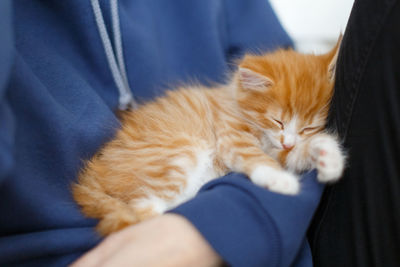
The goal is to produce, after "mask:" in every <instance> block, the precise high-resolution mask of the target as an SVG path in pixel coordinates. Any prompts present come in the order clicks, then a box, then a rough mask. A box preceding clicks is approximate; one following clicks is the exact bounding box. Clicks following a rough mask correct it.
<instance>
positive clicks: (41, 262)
mask: <svg viewBox="0 0 400 267" xmlns="http://www.w3.org/2000/svg"><path fill="white" fill-rule="evenodd" d="M92 2H96V1H92ZM109 2H110V1H106V0H104V1H100V11H102V18H104V23H101V22H99V21H97V23H96V19H95V15H94V12H93V9H92V6H91V2H90V1H83V0H68V1H60V0H42V1H36V0H25V1H24V0H14V1H12V3H11V1H10V0H1V1H0V34H1V39H0V211H1V214H2V215H1V216H0V266H13V265H18V266H66V265H68V264H69V263H71V262H72V261H74V260H75V259H76V258H77V257H79V256H80V255H82V254H83V253H84V252H85V251H87V250H89V249H90V248H92V247H93V246H94V245H96V244H97V243H98V242H100V241H101V238H100V237H99V236H98V235H97V234H96V232H95V231H94V229H93V226H94V225H95V224H96V221H95V220H93V219H88V218H85V217H84V216H83V215H82V214H81V213H80V211H79V208H78V207H77V205H76V204H75V203H74V201H73V199H72V198H71V192H70V185H71V183H72V182H73V181H74V180H75V179H76V175H77V172H78V171H79V169H80V168H81V166H82V162H83V161H84V160H86V159H88V158H90V157H91V156H92V155H93V154H94V153H95V152H96V150H97V149H98V148H99V147H100V146H101V145H102V144H104V143H105V142H106V141H108V140H110V139H111V138H112V137H113V135H114V133H115V131H116V129H118V127H119V126H120V125H119V122H118V119H117V117H116V115H115V114H116V111H117V110H118V106H119V105H120V104H121V96H123V94H124V92H125V93H126V92H127V91H126V89H127V88H130V89H131V91H129V92H132V93H133V96H134V97H135V99H136V101H137V102H143V101H146V100H149V99H151V98H153V97H154V96H156V95H159V94H160V93H162V91H163V90H164V89H166V88H168V87H169V86H171V85H173V84H176V83H178V82H179V83H182V82H190V81H193V80H196V81H199V82H201V83H204V84H210V83H215V82H223V81H224V80H225V78H226V73H229V71H230V70H231V69H232V61H233V60H234V59H235V58H237V57H238V56H240V55H241V54H242V53H243V52H245V51H267V50H272V49H274V48H276V47H278V46H286V47H287V46H290V45H291V44H292V43H291V41H290V39H289V37H288V36H287V34H286V33H285V32H284V30H283V29H282V27H281V26H280V24H279V22H278V20H277V18H276V17H275V15H274V13H273V11H272V9H271V7H270V5H269V4H268V2H267V1H266V0H251V1H249V0H229V1H223V0H198V1H196V0H193V1H187V0H169V1H165V0H121V1H120V2H119V8H118V10H117V11H118V13H117V15H118V16H117V17H115V14H114V16H112V15H110V8H111V7H110V3H109ZM100 15H101V14H100ZM98 18H99V17H98ZM115 18H118V19H119V22H120V23H119V25H120V27H117V28H113V26H112V25H113V21H114V20H113V19H115ZM116 25H117V24H116ZM99 26H104V29H105V33H108V37H109V38H108V40H109V44H110V45H111V46H109V48H110V47H111V50H110V49H108V50H107V49H105V46H104V45H103V42H105V41H107V38H104V36H103V38H102V37H101V36H100V34H99V30H98V27H99ZM116 29H117V30H118V31H120V33H121V40H122V44H121V45H120V46H119V45H118V38H116V39H114V36H116V32H118V31H117V30H116ZM103 34H104V31H103ZM118 48H119V50H118ZM107 51H108V52H109V51H112V53H111V54H110V53H109V57H107V56H106V52H107ZM119 52H122V53H120V54H121V55H122V56H123V59H124V60H123V61H122V62H121V61H120V60H118V56H117V54H118V53H119ZM112 60H114V63H115V62H116V64H114V68H113V67H112ZM115 66H116V67H115ZM123 68H125V69H126V71H125V72H124V70H123ZM112 70H113V71H114V72H115V73H112ZM118 77H119V78H118ZM118 81H119V83H120V84H119V86H118ZM121 88H122V89H121ZM124 90H125V91H124ZM128 96H130V94H128ZM321 191H322V189H321V186H320V185H319V184H318V183H316V181H315V173H314V172H312V173H309V174H308V175H306V177H305V178H304V181H303V184H302V192H301V194H300V195H299V196H296V197H289V196H283V195H279V194H275V193H271V192H268V191H267V190H265V189H262V188H259V187H257V186H255V185H253V184H252V183H250V182H249V181H248V179H246V177H244V176H243V175H241V174H236V173H232V174H229V175H227V176H226V177H223V178H221V179H218V180H215V181H213V182H211V183H209V184H207V185H205V186H204V187H203V188H202V189H201V191H200V192H199V194H198V195H197V197H196V198H194V199H192V200H191V201H189V202H187V203H185V204H183V205H181V206H180V207H177V208H176V209H174V210H173V211H172V212H175V213H178V214H181V215H183V216H185V217H186V218H188V219H189V220H190V221H191V222H192V223H193V225H194V226H196V227H197V229H198V230H199V231H200V232H201V233H202V234H203V236H204V237H205V238H206V239H207V240H208V242H209V243H210V245H211V246H212V247H213V248H214V249H215V250H216V251H217V252H218V253H219V254H220V255H221V256H222V257H223V258H224V260H225V261H226V262H227V263H229V264H230V265H232V266H289V265H291V264H292V265H296V266H310V265H311V257H310V252H309V249H308V246H307V243H306V242H305V241H304V238H305V232H306V229H307V227H308V224H309V222H310V220H311V217H312V214H313V212H314V210H315V208H316V206H317V204H318V201H319V197H320V194H321Z"/></svg>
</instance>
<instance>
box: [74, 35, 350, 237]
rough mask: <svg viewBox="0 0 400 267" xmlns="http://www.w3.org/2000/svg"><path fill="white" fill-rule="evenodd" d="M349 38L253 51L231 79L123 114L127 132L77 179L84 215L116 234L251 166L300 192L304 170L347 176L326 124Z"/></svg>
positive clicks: (282, 188) (273, 183)
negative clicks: (306, 49) (323, 45)
mask: <svg viewBox="0 0 400 267" xmlns="http://www.w3.org/2000/svg"><path fill="white" fill-rule="evenodd" d="M339 44H340V42H338V44H337V45H336V46H335V48H334V49H333V50H332V51H331V52H329V53H327V54H325V55H319V56H317V55H303V54H299V53H297V52H295V51H292V50H278V51H276V52H274V53H269V54H265V55H262V56H255V55H247V56H245V57H244V59H243V60H242V61H241V63H240V64H239V68H238V70H237V71H236V72H235V73H234V75H233V78H232V80H231V82H230V83H229V84H226V85H223V86H221V87H217V88H204V87H187V88H178V89H176V90H174V91H169V92H167V94H166V95H165V96H163V97H160V98H158V99H156V100H155V101H153V102H150V103H148V104H145V105H143V106H141V107H139V108H138V109H137V110H133V111H128V112H125V113H124V114H123V115H122V129H120V130H119V132H118V133H117V136H116V137H115V138H114V140H112V141H111V142H109V143H108V144H106V145H105V146H104V147H103V148H102V149H101V150H100V151H99V152H98V153H97V155H95V156H94V157H93V158H92V159H91V160H90V161H89V162H87V164H86V166H85V168H84V169H83V170H82V171H81V173H80V175H79V182H78V183H77V184H74V185H73V195H74V198H75V200H76V201H77V202H78V203H79V204H80V205H81V207H82V209H83V213H84V214H86V215H87V216H89V217H94V218H98V219H100V223H99V224H98V227H97V229H98V230H99V231H100V232H101V233H102V234H109V233H111V232H114V231H117V230H119V229H121V228H123V227H125V226H128V225H131V224H135V223H138V222H140V221H142V220H145V219H148V218H151V217H153V216H156V215H158V214H161V213H163V212H165V211H166V210H168V209H171V208H172V207H175V206H177V205H178V204H180V203H182V202H184V201H186V200H188V199H190V198H192V197H193V196H194V195H195V194H196V192H197V191H198V190H199V188H200V187H201V186H202V185H204V184H205V183H207V182H208V181H210V180H212V179H215V178H217V177H219V176H222V175H224V174H227V173H228V172H231V171H235V172H242V173H245V174H246V175H247V176H248V177H249V179H250V180H251V181H253V182H254V183H255V184H257V185H260V186H262V187H265V188H268V189H269V190H271V191H274V192H278V193H282V194H289V195H294V194H296V193H298V192H299V190H300V186H299V180H298V178H297V177H296V175H295V174H294V173H299V172H301V171H304V170H308V169H312V168H317V170H318V179H319V181H321V182H332V181H335V180H337V179H339V178H340V176H341V174H342V171H343V167H344V156H343V153H342V151H341V148H340V145H339V144H338V141H337V140H336V138H335V137H334V136H332V135H330V134H328V133H327V132H326V131H325V130H324V126H325V122H326V117H327V114H328V109H329V102H330V100H331V96H332V93H333V92H332V91H333V83H334V81H333V79H334V71H335V63H336V58H337V52H338V50H339V49H338V48H339Z"/></svg>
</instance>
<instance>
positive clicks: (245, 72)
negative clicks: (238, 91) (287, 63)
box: [238, 67, 273, 91]
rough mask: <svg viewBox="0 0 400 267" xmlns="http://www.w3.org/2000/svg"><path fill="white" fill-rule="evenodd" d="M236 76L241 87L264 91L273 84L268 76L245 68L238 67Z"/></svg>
mask: <svg viewBox="0 0 400 267" xmlns="http://www.w3.org/2000/svg"><path fill="white" fill-rule="evenodd" d="M238 76H239V82H240V84H241V86H242V87H243V89H248V90H256V91H264V90H265V89H267V88H268V87H270V86H271V85H273V82H272V80H271V79H270V78H268V77H266V76H264V75H262V74H259V73H257V72H255V71H252V70H250V69H247V68H242V67H239V70H238Z"/></svg>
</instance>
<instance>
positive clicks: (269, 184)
mask: <svg viewBox="0 0 400 267" xmlns="http://www.w3.org/2000/svg"><path fill="white" fill-rule="evenodd" d="M250 179H251V181H253V183H255V184H257V185H259V186H262V187H265V188H268V189H269V190H271V191H274V192H277V193H281V194H286V195H295V194H297V193H298V192H299V190H300V183H299V180H298V179H297V178H296V176H294V175H293V174H291V173H289V172H286V171H281V170H276V169H274V168H271V167H269V166H258V167H257V168H255V169H254V171H253V172H252V173H251V175H250Z"/></svg>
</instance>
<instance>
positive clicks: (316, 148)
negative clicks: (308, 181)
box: [310, 136, 345, 182]
mask: <svg viewBox="0 0 400 267" xmlns="http://www.w3.org/2000/svg"><path fill="white" fill-rule="evenodd" d="M310 146H311V160H312V161H313V162H314V164H315V167H316V168H317V170H318V180H319V181H320V182H334V181H336V180H338V179H339V178H340V177H341V175H342V173H343V169H344V161H345V157H344V155H343V153H342V151H341V149H340V146H339V144H338V143H337V141H336V140H335V139H333V138H331V137H328V136H321V137H317V138H315V139H314V140H313V141H312V142H311V144H310Z"/></svg>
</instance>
